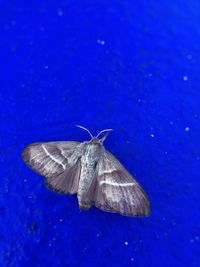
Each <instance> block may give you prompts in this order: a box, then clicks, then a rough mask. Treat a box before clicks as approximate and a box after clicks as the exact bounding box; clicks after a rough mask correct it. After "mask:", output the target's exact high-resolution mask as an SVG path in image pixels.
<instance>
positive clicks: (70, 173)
mask: <svg viewBox="0 0 200 267" xmlns="http://www.w3.org/2000/svg"><path fill="white" fill-rule="evenodd" d="M81 146H82V144H81V143H79V142H73V141H69V142H67V141H66V142H47V143H34V144H31V145H29V146H27V147H26V148H25V149H24V151H23V153H22V157H23V159H24V161H25V162H26V163H27V165H29V166H30V167H31V168H32V169H33V170H35V171H36V172H38V173H40V174H41V175H43V176H45V177H46V185H47V186H48V187H50V188H51V189H52V190H54V191H57V192H59V193H70V194H74V193H76V192H77V190H78V184H79V178H80V171H81V164H80V156H81V149H82V147H81Z"/></svg>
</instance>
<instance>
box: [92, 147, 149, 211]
mask: <svg viewBox="0 0 200 267" xmlns="http://www.w3.org/2000/svg"><path fill="white" fill-rule="evenodd" d="M94 202H95V206H96V207H97V208H99V209H101V210H104V211H109V212H118V213H120V214H122V215H127V216H146V215H148V214H149V212H150V203H149V200H148V197H147V195H146V194H145V192H144V190H143V189H142V188H141V186H140V185H139V184H138V182H137V181H136V180H135V179H133V177H132V176H131V174H129V172H128V171H127V170H126V169H125V168H124V167H123V166H122V164H121V163H120V162H119V161H118V160H117V159H116V158H115V157H114V156H113V155H112V154H111V153H110V152H108V151H105V152H104V154H103V156H102V157H101V158H100V160H99V162H98V165H97V176H96V189H95V195H94Z"/></svg>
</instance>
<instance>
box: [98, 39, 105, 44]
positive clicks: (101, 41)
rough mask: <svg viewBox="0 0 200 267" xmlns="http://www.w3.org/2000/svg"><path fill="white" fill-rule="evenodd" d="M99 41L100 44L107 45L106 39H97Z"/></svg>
mask: <svg viewBox="0 0 200 267" xmlns="http://www.w3.org/2000/svg"><path fill="white" fill-rule="evenodd" d="M97 43H98V44H100V45H105V43H106V42H105V41H104V40H100V39H98V40H97Z"/></svg>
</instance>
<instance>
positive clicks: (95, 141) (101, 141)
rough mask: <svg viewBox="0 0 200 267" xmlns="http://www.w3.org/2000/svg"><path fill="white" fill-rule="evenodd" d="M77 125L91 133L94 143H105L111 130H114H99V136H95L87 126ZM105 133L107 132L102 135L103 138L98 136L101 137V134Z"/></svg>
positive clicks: (91, 141)
mask: <svg viewBox="0 0 200 267" xmlns="http://www.w3.org/2000/svg"><path fill="white" fill-rule="evenodd" d="M76 126H77V127H79V128H81V129H83V130H85V131H86V132H88V133H89V135H90V137H91V138H92V139H91V140H90V143H92V144H103V142H104V141H105V139H106V138H107V136H108V135H109V133H110V132H111V131H113V129H105V130H103V131H101V132H99V133H98V134H97V136H93V135H92V134H91V132H90V131H89V130H88V129H87V128H85V127H83V126H80V125H76ZM103 133H105V134H104V135H103V137H102V138H98V137H99V136H100V135H102V134H103Z"/></svg>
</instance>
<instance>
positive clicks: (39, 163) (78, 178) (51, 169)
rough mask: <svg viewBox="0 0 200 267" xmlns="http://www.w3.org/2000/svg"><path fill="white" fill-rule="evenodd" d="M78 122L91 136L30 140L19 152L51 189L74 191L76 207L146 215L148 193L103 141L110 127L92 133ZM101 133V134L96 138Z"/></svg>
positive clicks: (148, 203)
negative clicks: (77, 205) (76, 139)
mask: <svg viewBox="0 0 200 267" xmlns="http://www.w3.org/2000/svg"><path fill="white" fill-rule="evenodd" d="M77 126H78V127H80V128H81V129H83V130H85V131H87V132H88V133H89V135H90V137H91V140H89V141H85V142H82V143H81V142H75V141H63V142H41V143H33V144H30V145H28V146H27V147H26V148H25V149H24V151H23V153H22V157H23V159H24V161H25V163H27V165H28V166H30V167H31V168H32V169H33V170H35V171H36V172H38V173H39V174H41V175H43V176H45V178H46V185H47V186H48V187H49V188H50V189H52V190H54V191H56V192H58V193H65V194H75V193H77V197H78V203H79V207H80V208H81V209H83V210H88V209H89V208H90V207H92V206H93V205H94V206H96V207H97V208H99V209H101V210H103V211H107V212H116V213H120V214H121V215H127V216H147V215H149V213H150V202H149V199H148V196H147V195H146V193H145V192H144V190H143V189H142V187H141V186H140V185H139V183H138V182H137V181H136V180H135V179H134V178H133V177H132V176H131V174H130V173H129V172H128V171H127V170H126V169H125V168H124V167H123V165H122V164H121V163H120V162H119V161H118V160H117V159H116V158H115V157H114V156H113V155H112V154H111V153H110V152H109V151H107V150H106V149H105V147H104V145H103V142H104V141H105V139H106V138H107V136H108V135H109V133H110V132H111V131H112V130H113V129H105V130H103V131H101V132H100V133H99V134H98V135H97V136H93V135H92V134H91V133H90V131H89V130H88V129H87V128H85V127H83V126H80V125H77ZM102 134H103V137H102V138H98V137H99V136H100V135H102Z"/></svg>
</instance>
